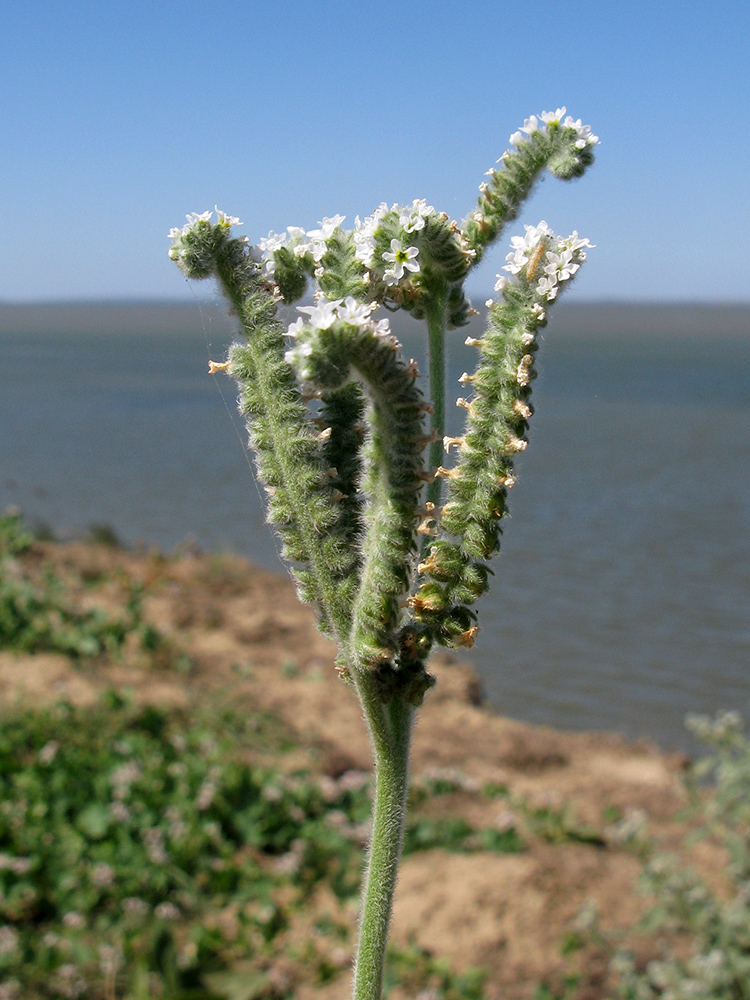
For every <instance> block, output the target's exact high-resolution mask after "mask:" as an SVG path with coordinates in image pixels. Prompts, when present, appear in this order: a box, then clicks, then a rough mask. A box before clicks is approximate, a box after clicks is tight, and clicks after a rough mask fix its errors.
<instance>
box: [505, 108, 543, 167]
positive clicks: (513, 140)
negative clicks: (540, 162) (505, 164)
mask: <svg viewBox="0 0 750 1000" xmlns="http://www.w3.org/2000/svg"><path fill="white" fill-rule="evenodd" d="M542 117H543V116H542ZM538 131H539V119H538V118H537V116H536V115H532V116H531V117H530V118H527V119H526V121H525V122H524V123H523V125H522V126H521V128H520V129H519V130H518V131H517V132H514V133H513V135H512V136H511V137H510V139H509V142H510V144H511V146H520V145H521V143H522V142H524V141H525V139H526V136H528V135H532V133H534V132H538ZM506 154H507V150H506V152H505V153H503V155H502V156H501V157H500V160H503V159H505V156H506ZM500 160H498V161H497V162H498V163H499V162H500Z"/></svg>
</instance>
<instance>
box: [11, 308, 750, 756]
mask: <svg viewBox="0 0 750 1000" xmlns="http://www.w3.org/2000/svg"><path fill="white" fill-rule="evenodd" d="M558 313H559V315H558V317H556V320H557V322H555V320H553V322H552V323H551V324H550V327H549V328H548V331H547V335H546V339H545V343H544V345H543V347H542V351H541V354H540V365H539V368H540V370H541V371H542V375H541V377H540V378H539V379H538V381H537V382H536V383H535V387H534V402H535V405H536V410H537V412H536V415H535V417H534V420H533V426H532V428H531V433H530V439H531V444H530V447H529V449H528V451H527V452H526V453H525V454H524V455H523V456H522V460H521V461H520V462H519V473H520V479H519V483H518V485H517V486H516V487H515V488H514V491H513V495H512V498H511V513H512V517H511V519H510V520H509V521H508V522H506V530H505V542H504V546H503V551H502V553H501V555H500V557H499V558H498V560H497V561H496V564H495V569H496V572H497V576H496V578H495V581H494V587H493V591H492V593H491V595H490V596H489V597H488V598H486V599H485V601H484V603H483V604H482V606H481V613H480V623H481V624H482V626H483V632H482V634H481V636H480V640H479V642H478V645H477V647H476V648H475V650H474V651H473V652H472V653H471V654H469V655H470V656H471V658H472V659H473V661H474V663H475V665H476V666H477V668H478V669H479V671H480V673H481V675H482V678H483V680H484V684H485V689H486V691H487V694H488V696H489V698H490V699H491V701H492V702H493V703H494V704H496V705H497V707H498V708H499V709H500V710H501V711H503V712H505V713H507V714H509V715H513V716H516V717H518V718H523V719H527V720H531V721H534V722H542V723H550V724H553V725H556V726H560V727H564V728H572V729H590V728H599V729H612V730H619V731H621V732H623V733H626V734H627V735H630V736H641V735H644V736H649V737H651V738H653V739H655V740H657V741H658V742H659V743H661V744H662V745H663V746H669V747H684V748H685V747H687V748H689V747H690V744H689V741H688V739H687V737H686V735H685V733H684V729H683V723H682V720H683V717H684V715H685V713H686V712H688V711H709V712H711V711H714V710H716V709H719V708H727V707H736V708H740V709H741V710H742V711H744V712H745V713H747V712H748V711H750V599H749V597H748V595H749V594H750V471H749V470H750V309H745V310H741V309H740V310H734V311H731V310H730V311H721V310H716V311H711V310H706V309H702V310H701V309H698V310H692V311H691V310H684V309H683V310H675V309H672V310H669V309H665V308H664V307H662V308H661V309H654V310H651V311H649V310H644V309H640V310H635V311H633V310H628V309H622V308H618V307H614V306H611V307H600V308H594V307H578V308H577V309H576V308H573V307H570V308H569V309H568V310H567V311H565V309H564V307H561V308H560V309H559V310H558ZM176 330H182V331H183V332H181V333H179V332H175V331H176ZM227 330H228V325H227V321H226V320H224V319H223V318H222V316H221V313H220V312H218V311H217V310H216V309H215V308H214V307H213V306H207V307H204V308H203V309H202V310H200V312H199V311H198V309H197V307H193V308H192V309H191V308H188V309H185V308H182V309H181V308H180V307H177V308H175V307H171V308H163V309H161V310H159V309H153V308H152V309H150V310H149V308H143V309H141V310H140V311H139V310H137V309H134V308H130V309H128V308H126V307H123V308H121V309H113V308H110V309H101V308H100V309H98V310H97V308H95V307H91V308H88V309H86V308H83V309H79V310H78V311H76V310H75V309H67V310H66V309H63V310H58V311H57V312H56V311H55V310H52V309H47V310H44V309H42V310H23V309H20V308H17V309H13V308H10V307H4V308H0V506H3V507H4V506H6V505H8V504H16V505H18V506H20V507H21V508H22V509H23V510H24V512H25V513H26V514H27V516H28V517H29V518H30V519H31V520H36V521H38V522H44V523H46V524H47V525H49V526H50V527H51V528H52V530H53V531H54V532H55V534H56V535H57V536H59V537H63V538H64V537H69V536H73V535H81V534H83V533H85V531H86V529H87V527H88V526H90V525H91V524H94V523H99V524H102V523H106V524H108V525H111V526H112V527H113V528H114V529H115V530H116V532H117V533H118V535H120V537H121V538H123V539H124V540H125V541H126V542H128V543H138V542H140V543H145V544H156V545H159V546H161V547H163V548H165V549H171V548H173V547H174V546H176V545H178V544H179V543H181V542H184V541H185V540H186V539H192V540H194V541H195V542H197V544H199V545H200V546H201V547H203V548H206V549H231V550H235V551H239V552H242V553H244V554H246V555H248V556H251V557H252V558H253V559H255V560H256V561H258V562H260V563H262V564H264V565H266V566H271V567H275V566H278V560H277V556H276V550H275V546H274V543H273V540H272V538H271V536H270V534H269V532H268V530H267V528H266V527H265V525H264V523H263V514H262V510H261V506H260V502H259V499H258V493H257V490H256V487H255V484H254V480H253V476H252V470H251V465H250V463H249V461H248V459H247V457H246V454H245V449H244V439H245V433H244V429H243V427H242V425H241V423H240V421H239V418H236V416H235V412H234V393H233V390H232V387H231V384H230V383H229V382H228V381H227V380H226V379H218V378H210V377H208V376H207V375H206V374H205V372H206V359H207V357H208V356H209V355H210V356H211V357H213V358H220V357H221V355H222V351H223V345H224V344H225V343H226V341H227V338H228V333H227ZM464 335H465V331H464ZM403 339H404V343H405V350H406V351H407V353H409V354H412V355H414V356H415V357H417V358H419V357H420V356H421V354H422V348H421V343H422V342H421V337H420V336H419V335H418V334H416V333H415V332H414V330H406V331H405V332H404V334H403ZM472 360H473V351H471V350H470V349H467V348H465V347H464V346H463V345H462V344H460V339H459V342H458V345H457V346H455V347H454V351H453V356H452V358H451V367H452V369H453V370H452V375H451V379H452V384H453V385H454V386H455V388H456V390H457V391H456V395H458V394H459V391H460V386H458V384H457V383H456V382H455V381H454V380H455V379H457V377H458V375H459V374H460V373H461V371H462V370H464V368H466V367H469V365H470V364H471V363H472ZM450 391H451V392H452V389H451V390H450ZM452 418H453V420H454V423H455V422H456V421H457V420H458V419H459V414H458V413H456V414H453V415H452ZM456 428H457V424H456Z"/></svg>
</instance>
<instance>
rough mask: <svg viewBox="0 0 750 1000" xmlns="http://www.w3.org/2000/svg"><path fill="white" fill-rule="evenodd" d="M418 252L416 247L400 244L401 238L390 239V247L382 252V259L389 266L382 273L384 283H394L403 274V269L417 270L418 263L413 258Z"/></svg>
mask: <svg viewBox="0 0 750 1000" xmlns="http://www.w3.org/2000/svg"><path fill="white" fill-rule="evenodd" d="M418 253H419V248H418V247H406V249H404V248H403V247H402V246H401V240H396V239H393V240H391V249H390V251H386V252H385V253H384V254H383V260H387V261H388V262H389V263H390V264H391V267H390V268H388V270H387V271H386V272H385V273H384V275H383V278H384V280H385V283H386V285H395V284H396V283H397V282H399V281H400V280H401V279H402V278H403V276H404V270H407V271H412V272H413V273H415V272H417V271H418V270H419V263H418V262H417V261H416V260H415V259H414V258H415V257H416V256H417V254H418Z"/></svg>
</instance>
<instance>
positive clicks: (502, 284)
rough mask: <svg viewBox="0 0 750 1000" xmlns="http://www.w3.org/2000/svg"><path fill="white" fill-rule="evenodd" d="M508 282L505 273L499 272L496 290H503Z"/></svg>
mask: <svg viewBox="0 0 750 1000" xmlns="http://www.w3.org/2000/svg"><path fill="white" fill-rule="evenodd" d="M507 284H508V279H507V278H506V277H505V275H504V274H498V275H497V281H496V282H495V291H496V292H502V290H503V289H504V288H505V286H506V285H507Z"/></svg>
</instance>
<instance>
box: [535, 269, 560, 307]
mask: <svg viewBox="0 0 750 1000" xmlns="http://www.w3.org/2000/svg"><path fill="white" fill-rule="evenodd" d="M536 290H537V294H538V295H541V296H542V298H544V299H547V301H548V302H552V301H553V299H556V298H557V292H558V287H557V281H556V280H555V277H554V275H551V274H545V275H542V277H541V278H540V279H539V281H538V282H537V286H536Z"/></svg>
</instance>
